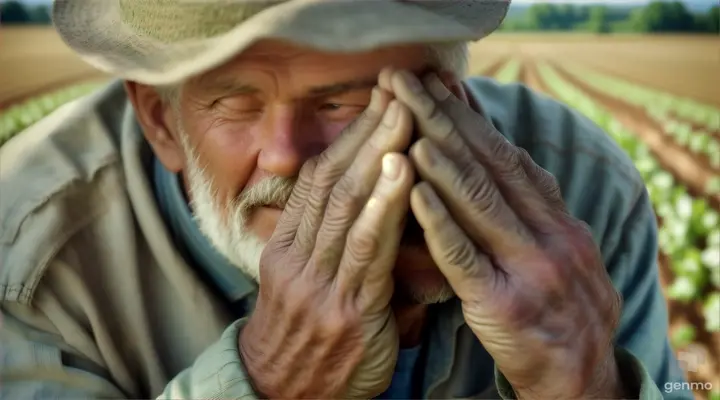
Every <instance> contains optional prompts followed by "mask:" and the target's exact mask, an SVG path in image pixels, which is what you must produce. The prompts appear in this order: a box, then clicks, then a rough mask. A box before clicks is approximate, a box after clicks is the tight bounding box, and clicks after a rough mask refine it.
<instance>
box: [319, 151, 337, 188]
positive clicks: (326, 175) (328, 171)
mask: <svg viewBox="0 0 720 400" xmlns="http://www.w3.org/2000/svg"><path fill="white" fill-rule="evenodd" d="M343 170H344V168H343V166H342V165H340V164H339V163H338V162H336V161H335V160H334V159H333V157H332V155H331V153H330V152H329V151H326V152H324V153H322V154H321V155H320V156H319V159H318V161H317V166H316V167H315V169H314V174H313V178H314V179H313V182H314V183H315V184H316V185H318V186H330V185H332V184H333V183H335V181H336V180H337V177H338V176H339V175H340V174H342V173H343V172H344V171H343Z"/></svg>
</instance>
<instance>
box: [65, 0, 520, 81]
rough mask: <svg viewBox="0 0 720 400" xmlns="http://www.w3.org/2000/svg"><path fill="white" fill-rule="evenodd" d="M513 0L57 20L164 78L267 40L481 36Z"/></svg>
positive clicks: (107, 9) (81, 10) (90, 43)
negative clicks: (258, 41)
mask: <svg viewBox="0 0 720 400" xmlns="http://www.w3.org/2000/svg"><path fill="white" fill-rule="evenodd" d="M509 3H510V0H55V2H54V6H53V15H52V16H53V23H54V24H55V27H56V29H57V30H58V32H59V33H60V36H61V37H62V39H63V40H64V41H65V42H66V43H67V44H68V45H69V46H70V47H71V48H72V49H74V50H75V51H76V52H77V53H79V54H80V55H81V57H83V59H84V60H85V61H87V62H88V63H90V64H91V65H93V66H95V67H97V68H99V69H101V70H103V71H105V72H108V73H111V74H114V75H117V76H119V77H122V78H124V79H129V80H134V81H138V82H141V83H146V84H152V85H160V84H169V83H174V82H177V81H180V80H183V79H185V78H187V77H190V76H193V75H196V74H199V73H202V72H203V71H206V70H209V69H211V68H214V67H216V66H218V65H220V64H222V63H224V62H226V61H228V60H229V59H230V58H232V57H233V56H234V55H236V54H238V53H240V52H242V50H243V49H245V48H247V47H248V46H250V45H251V44H252V43H253V42H255V41H257V40H259V39H262V38H275V39H284V40H289V41H292V42H294V43H298V44H301V45H307V46H310V47H313V48H317V49H318V50H325V51H333V52H353V51H362V50H369V49H372V48H375V47H378V46H383V45H392V44H400V43H420V42H442V41H451V40H465V41H474V40H478V39H481V38H483V37H485V36H487V35H488V34H490V33H491V32H493V31H494V30H495V29H497V27H498V26H499V25H500V23H501V22H502V20H503V18H504V17H505V14H506V13H507V9H508V6H509Z"/></svg>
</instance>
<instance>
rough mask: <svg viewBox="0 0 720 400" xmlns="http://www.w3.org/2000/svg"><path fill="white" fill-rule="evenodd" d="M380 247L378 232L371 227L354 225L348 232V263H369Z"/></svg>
mask: <svg viewBox="0 0 720 400" xmlns="http://www.w3.org/2000/svg"><path fill="white" fill-rule="evenodd" d="M379 249H380V242H379V238H378V233H377V232H375V231H374V230H373V229H369V228H365V227H362V228H360V227H357V226H354V227H353V228H352V229H351V230H350V233H349V234H348V240H347V248H346V250H345V251H346V253H347V254H346V255H347V256H348V257H349V262H350V263H357V264H360V265H365V264H369V263H370V262H371V261H372V260H374V259H375V258H376V257H377V255H378V253H379Z"/></svg>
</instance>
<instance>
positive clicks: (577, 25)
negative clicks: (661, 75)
mask: <svg viewBox="0 0 720 400" xmlns="http://www.w3.org/2000/svg"><path fill="white" fill-rule="evenodd" d="M101 1H102V0H101ZM0 23H1V24H50V23H51V21H50V10H49V7H48V6H47V5H38V6H34V7H30V6H25V5H23V4H22V3H20V2H18V1H15V0H10V1H6V2H3V3H0ZM501 30H503V31H511V32H512V31H527V32H532V31H585V32H595V33H609V32H628V33H630V32H636V33H663V32H667V33H671V32H674V33H714V34H716V35H717V34H720V6H717V5H716V6H714V7H712V8H711V9H709V11H707V12H706V13H692V12H690V11H689V10H688V9H687V7H686V6H685V5H684V4H683V3H682V2H680V1H673V2H668V1H654V2H651V3H649V4H648V5H646V6H644V7H608V6H601V5H593V6H577V5H571V4H538V3H535V4H533V5H532V6H530V7H528V8H527V9H525V10H524V11H523V12H521V13H511V15H509V16H508V17H507V18H506V20H505V21H504V22H503V25H502V27H501Z"/></svg>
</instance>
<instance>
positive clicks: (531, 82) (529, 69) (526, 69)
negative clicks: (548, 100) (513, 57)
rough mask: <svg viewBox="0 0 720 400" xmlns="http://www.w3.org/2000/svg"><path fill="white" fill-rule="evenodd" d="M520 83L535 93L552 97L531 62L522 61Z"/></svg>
mask: <svg viewBox="0 0 720 400" xmlns="http://www.w3.org/2000/svg"><path fill="white" fill-rule="evenodd" d="M522 82H523V83H525V84H526V85H527V86H529V87H531V88H532V89H533V90H535V91H537V92H540V93H543V94H546V95H548V96H553V93H552V92H551V91H550V90H549V89H548V87H547V86H546V85H545V82H543V80H542V79H541V78H540V75H539V74H538V72H537V68H536V67H535V63H534V62H533V61H532V60H527V59H526V60H523V76H522Z"/></svg>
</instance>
